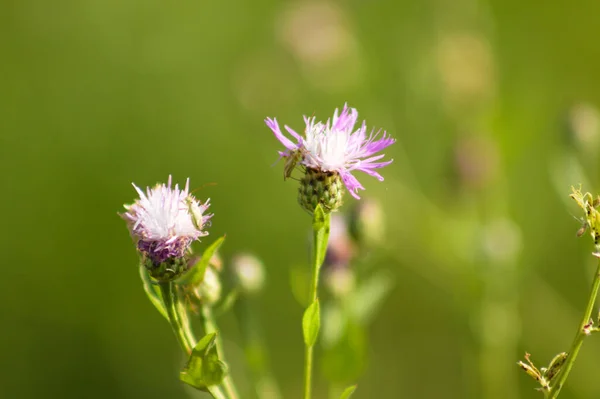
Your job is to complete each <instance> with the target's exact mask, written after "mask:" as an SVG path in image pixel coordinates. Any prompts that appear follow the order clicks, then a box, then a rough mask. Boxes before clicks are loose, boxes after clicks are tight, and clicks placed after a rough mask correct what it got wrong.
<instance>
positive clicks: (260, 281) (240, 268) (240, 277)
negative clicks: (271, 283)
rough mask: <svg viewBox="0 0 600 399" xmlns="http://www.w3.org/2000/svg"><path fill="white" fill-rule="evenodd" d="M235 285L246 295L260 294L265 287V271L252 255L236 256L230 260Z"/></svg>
mask: <svg viewBox="0 0 600 399" xmlns="http://www.w3.org/2000/svg"><path fill="white" fill-rule="evenodd" d="M231 264H232V268H233V273H234V276H235V280H236V282H237V285H238V286H239V287H240V288H241V290H242V291H243V292H245V293H247V294H255V293H257V292H260V291H261V290H262V288H263V287H264V285H265V270H264V265H263V264H262V262H261V261H260V260H259V259H258V258H257V257H256V256H254V255H250V254H241V255H236V256H235V257H234V258H233V259H232V260H231Z"/></svg>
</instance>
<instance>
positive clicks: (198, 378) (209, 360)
mask: <svg viewBox="0 0 600 399" xmlns="http://www.w3.org/2000/svg"><path fill="white" fill-rule="evenodd" d="M216 338H217V334H216V333H211V334H207V335H205V336H204V337H202V339H201V340H200V341H198V343H197V344H196V346H195V347H194V349H193V350H192V354H191V355H190V358H189V360H188V362H187V364H186V365H185V367H184V368H183V370H182V371H181V373H180V374H179V379H180V380H181V381H183V382H185V383H186V384H188V385H191V386H193V387H194V388H197V389H200V390H207V388H208V387H209V386H211V385H217V384H220V383H221V382H222V381H223V379H224V378H225V376H226V375H227V365H226V364H225V363H223V362H222V361H221V360H220V359H219V355H218V353H217V348H216V345H215V340H216Z"/></svg>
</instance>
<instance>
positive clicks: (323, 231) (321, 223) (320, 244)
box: [313, 204, 331, 267]
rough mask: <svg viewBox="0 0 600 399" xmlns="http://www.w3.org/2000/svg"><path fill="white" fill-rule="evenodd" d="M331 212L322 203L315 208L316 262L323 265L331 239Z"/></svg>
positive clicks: (314, 236)
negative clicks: (325, 209)
mask: <svg viewBox="0 0 600 399" xmlns="http://www.w3.org/2000/svg"><path fill="white" fill-rule="evenodd" d="M330 220H331V214H330V213H325V212H324V211H323V207H321V204H319V205H317V207H316V208H315V213H314V214H313V238H314V240H313V241H314V243H313V245H314V246H315V247H314V256H315V259H314V262H315V263H316V264H317V265H318V266H319V267H321V265H322V264H323V262H324V261H325V254H326V253H327V240H328V239H329V229H330Z"/></svg>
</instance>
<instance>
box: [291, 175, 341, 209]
mask: <svg viewBox="0 0 600 399" xmlns="http://www.w3.org/2000/svg"><path fill="white" fill-rule="evenodd" d="M343 194H344V185H343V183H342V178H341V177H340V175H339V173H337V172H325V171H321V170H317V169H312V168H306V174H305V175H304V177H303V178H302V180H300V188H299V189H298V203H300V206H302V208H304V209H305V210H306V211H307V212H308V213H310V214H311V215H312V214H313V212H314V210H315V208H316V207H317V205H319V204H321V206H322V207H323V209H324V210H325V212H334V211H337V210H338V209H339V207H340V206H341V205H342V197H343Z"/></svg>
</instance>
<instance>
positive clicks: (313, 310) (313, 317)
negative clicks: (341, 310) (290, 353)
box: [302, 299, 321, 347]
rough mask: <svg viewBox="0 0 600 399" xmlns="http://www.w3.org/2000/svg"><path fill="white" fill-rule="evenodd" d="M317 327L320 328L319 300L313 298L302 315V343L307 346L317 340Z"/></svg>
mask: <svg viewBox="0 0 600 399" xmlns="http://www.w3.org/2000/svg"><path fill="white" fill-rule="evenodd" d="M319 328H321V311H320V307H319V300H318V299H315V301H314V302H313V303H311V304H310V306H309V307H308V309H306V311H305V312H304V316H303V317H302V331H303V333H304V343H305V344H306V346H308V347H312V346H313V345H314V344H315V342H317V337H318V336H319Z"/></svg>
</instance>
